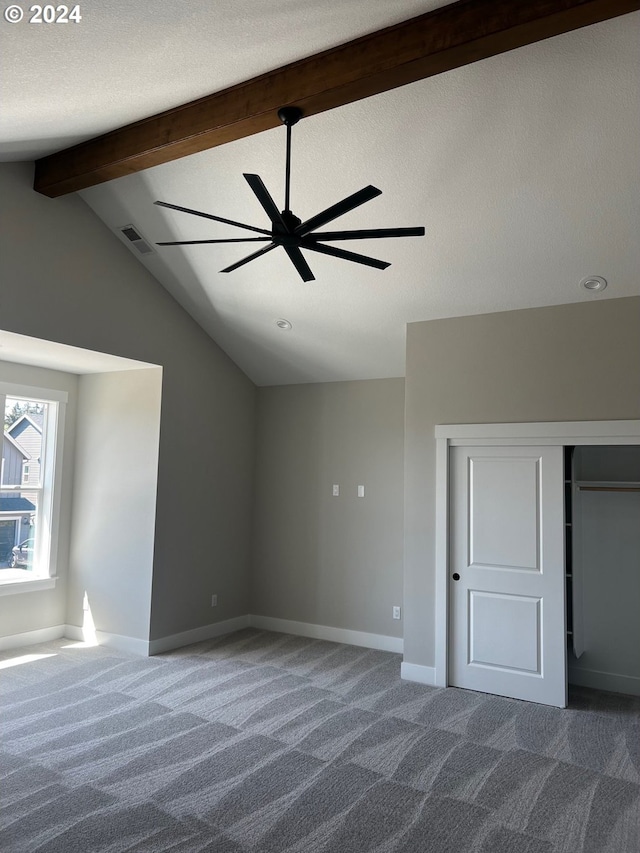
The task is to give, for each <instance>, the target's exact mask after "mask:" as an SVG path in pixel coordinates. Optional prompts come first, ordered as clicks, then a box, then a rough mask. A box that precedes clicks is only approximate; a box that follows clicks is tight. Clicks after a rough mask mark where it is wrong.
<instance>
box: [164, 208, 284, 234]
mask: <svg viewBox="0 0 640 853" xmlns="http://www.w3.org/2000/svg"><path fill="white" fill-rule="evenodd" d="M153 203H154V204H157V205H158V206H159V207H168V208H169V209H170V210H180V211H181V212H182V213H192V214H193V215H194V216H202V217H203V218H204V219H213V221H214V222H224V224H225V225H236V226H237V227H238V228H246V229H247V231H256V232H257V233H258V234H266V235H267V236H268V237H270V236H271V231H265V229H264V228H254V226H253V225H245V224H244V223H243V222H235V221H234V220H233V219H224V218H223V217H222V216H214V215H213V214H212V213H203V212H202V211H201V210H192V209H191V208H190V207H180V205H179V204H169V202H168V201H154V202H153Z"/></svg>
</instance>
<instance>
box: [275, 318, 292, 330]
mask: <svg viewBox="0 0 640 853" xmlns="http://www.w3.org/2000/svg"><path fill="white" fill-rule="evenodd" d="M276 326H277V327H278V328H279V329H284V331H286V332H288V331H289V329H292V328H293V326H292V325H291V323H290V322H289V321H288V320H276Z"/></svg>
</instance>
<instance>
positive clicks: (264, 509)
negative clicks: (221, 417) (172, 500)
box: [251, 379, 404, 636]
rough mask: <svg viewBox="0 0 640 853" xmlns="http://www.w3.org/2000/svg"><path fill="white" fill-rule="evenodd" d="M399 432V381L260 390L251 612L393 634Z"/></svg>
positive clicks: (398, 586) (398, 631)
mask: <svg viewBox="0 0 640 853" xmlns="http://www.w3.org/2000/svg"><path fill="white" fill-rule="evenodd" d="M403 430H404V380H403V379H377V380H368V381H363V382H333V383H327V384H317V385H289V386H280V387H272V388H260V389H259V391H258V451H257V467H256V500H255V525H254V560H253V576H252V602H251V607H252V611H251V612H252V613H255V614H259V615H263V616H272V617H278V618H282V619H291V620H297V621H302V622H309V623H312V624H320V625H328V626H332V627H337V628H348V629H352V630H356V631H365V632H370V633H375V634H384V635H387V636H402V623H401V622H398V621H394V620H393V619H392V606H393V605H394V604H396V605H400V604H401V603H402V514H403V476H402V458H403ZM334 483H335V484H339V485H340V496H339V497H333V496H332V486H333V484H334ZM358 485H364V486H365V497H364V498H358V497H357V496H356V495H357V486H358Z"/></svg>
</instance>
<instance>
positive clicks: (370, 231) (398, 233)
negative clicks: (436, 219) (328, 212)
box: [306, 227, 425, 240]
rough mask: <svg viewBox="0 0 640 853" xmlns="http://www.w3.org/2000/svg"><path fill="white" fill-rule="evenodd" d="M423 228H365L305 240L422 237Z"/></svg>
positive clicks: (314, 236)
mask: <svg viewBox="0 0 640 853" xmlns="http://www.w3.org/2000/svg"><path fill="white" fill-rule="evenodd" d="M424 233H425V231H424V228H422V227H419V228H365V229H364V230H362V231H320V232H316V233H315V234H308V235H307V237H306V239H307V240H366V239H368V238H369V237H372V238H375V239H377V238H378V237H424Z"/></svg>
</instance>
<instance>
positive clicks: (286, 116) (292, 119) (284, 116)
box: [278, 107, 302, 127]
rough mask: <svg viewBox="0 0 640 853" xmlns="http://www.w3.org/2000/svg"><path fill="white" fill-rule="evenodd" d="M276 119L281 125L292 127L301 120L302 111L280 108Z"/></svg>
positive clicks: (292, 108)
mask: <svg viewBox="0 0 640 853" xmlns="http://www.w3.org/2000/svg"><path fill="white" fill-rule="evenodd" d="M278 118H279V119H280V121H281V122H282V124H284V125H286V126H287V127H292V126H293V125H294V124H297V123H298V122H299V121H300V119H301V118H302V110H301V109H300V107H280V109H279V110H278Z"/></svg>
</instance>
